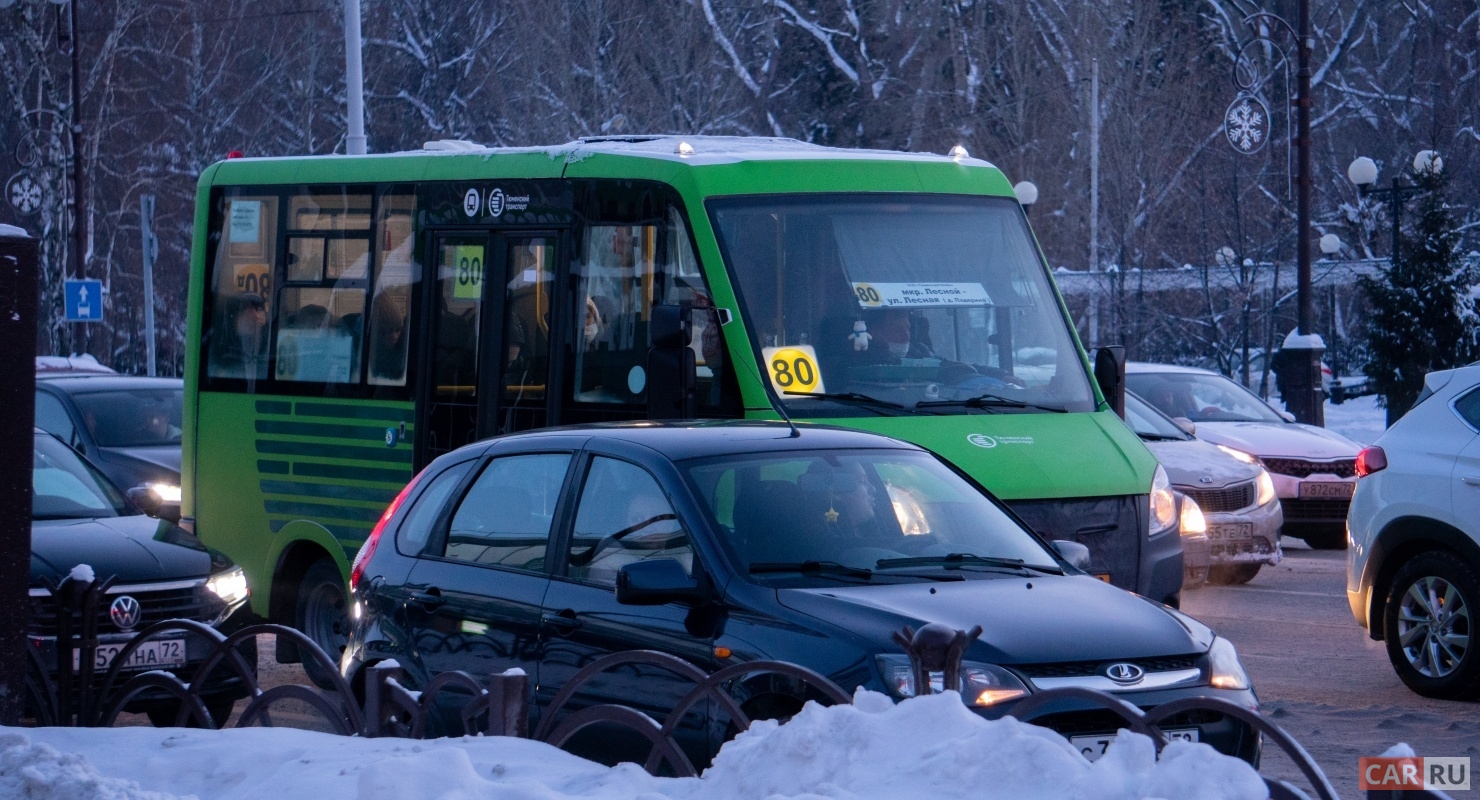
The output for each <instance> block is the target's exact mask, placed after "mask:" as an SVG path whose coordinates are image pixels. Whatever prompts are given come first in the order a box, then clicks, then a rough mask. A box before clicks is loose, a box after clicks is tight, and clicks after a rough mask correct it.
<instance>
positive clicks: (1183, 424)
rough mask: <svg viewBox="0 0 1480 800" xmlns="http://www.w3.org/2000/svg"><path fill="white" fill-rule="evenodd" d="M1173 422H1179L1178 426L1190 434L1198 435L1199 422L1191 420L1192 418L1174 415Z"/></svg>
mask: <svg viewBox="0 0 1480 800" xmlns="http://www.w3.org/2000/svg"><path fill="white" fill-rule="evenodd" d="M1172 422H1175V423H1177V427H1179V428H1181V429H1182V430H1183V431H1185V432H1186V433H1187V435H1188V436H1196V435H1197V423H1196V422H1193V421H1192V420H1190V419H1188V418H1186V417H1172Z"/></svg>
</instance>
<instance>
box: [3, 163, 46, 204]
mask: <svg viewBox="0 0 1480 800" xmlns="http://www.w3.org/2000/svg"><path fill="white" fill-rule="evenodd" d="M5 197H6V199H8V200H9V201H10V205H11V206H12V207H13V208H15V210H16V211H19V212H21V213H22V214H34V213H36V209H38V208H41V184H39V183H37V182H36V181H34V180H32V179H31V176H30V175H28V174H26V173H24V172H17V173H16V174H14V175H12V176H10V180H9V181H7V182H6V183H5Z"/></svg>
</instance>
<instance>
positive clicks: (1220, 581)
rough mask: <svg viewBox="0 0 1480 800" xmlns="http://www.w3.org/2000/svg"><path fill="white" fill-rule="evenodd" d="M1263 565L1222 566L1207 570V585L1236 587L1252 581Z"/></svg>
mask: <svg viewBox="0 0 1480 800" xmlns="http://www.w3.org/2000/svg"><path fill="white" fill-rule="evenodd" d="M1262 566H1264V565H1263V564H1223V565H1221V566H1217V567H1210V568H1209V569H1208V583H1211V584H1213V585H1214V586H1237V585H1238V584H1241V583H1248V582H1249V581H1252V580H1254V576H1255V575H1258V574H1259V568H1260V567H1262Z"/></svg>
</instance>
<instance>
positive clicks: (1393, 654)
mask: <svg viewBox="0 0 1480 800" xmlns="http://www.w3.org/2000/svg"><path fill="white" fill-rule="evenodd" d="M1476 603H1480V576H1477V573H1476V569H1475V567H1474V566H1472V565H1471V564H1469V563H1468V562H1467V561H1466V560H1465V559H1463V558H1461V557H1460V556H1459V555H1457V554H1455V553H1452V552H1448V551H1430V552H1427V553H1420V554H1418V555H1416V556H1414V557H1412V558H1410V559H1409V560H1408V562H1407V563H1405V564H1404V565H1403V566H1402V568H1401V569H1399V570H1398V574H1397V575H1396V576H1395V577H1394V578H1393V582H1392V583H1391V584H1389V592H1388V595H1387V604H1386V606H1385V607H1384V609H1383V638H1384V639H1386V640H1387V651H1388V660H1389V661H1391V662H1392V664H1393V669H1394V670H1395V671H1396V672H1397V673H1398V677H1399V678H1401V679H1402V680H1403V683H1405V684H1407V685H1408V688H1410V689H1412V690H1413V691H1415V692H1417V693H1419V694H1421V695H1423V696H1425V697H1438V698H1443V699H1448V700H1467V699H1470V698H1474V697H1477V696H1480V653H1477V652H1476V648H1475V647H1473V646H1472V644H1471V641H1470V637H1471V636H1472V635H1473V633H1474V622H1475V618H1476V614H1477V613H1480V607H1477V606H1476Z"/></svg>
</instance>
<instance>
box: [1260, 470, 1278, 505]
mask: <svg viewBox="0 0 1480 800" xmlns="http://www.w3.org/2000/svg"><path fill="white" fill-rule="evenodd" d="M1256 480H1258V482H1259V505H1261V506H1262V505H1265V504H1266V503H1272V502H1274V478H1271V477H1269V470H1267V469H1265V468H1263V467H1260V468H1259V477H1258V478H1257V479H1256Z"/></svg>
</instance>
